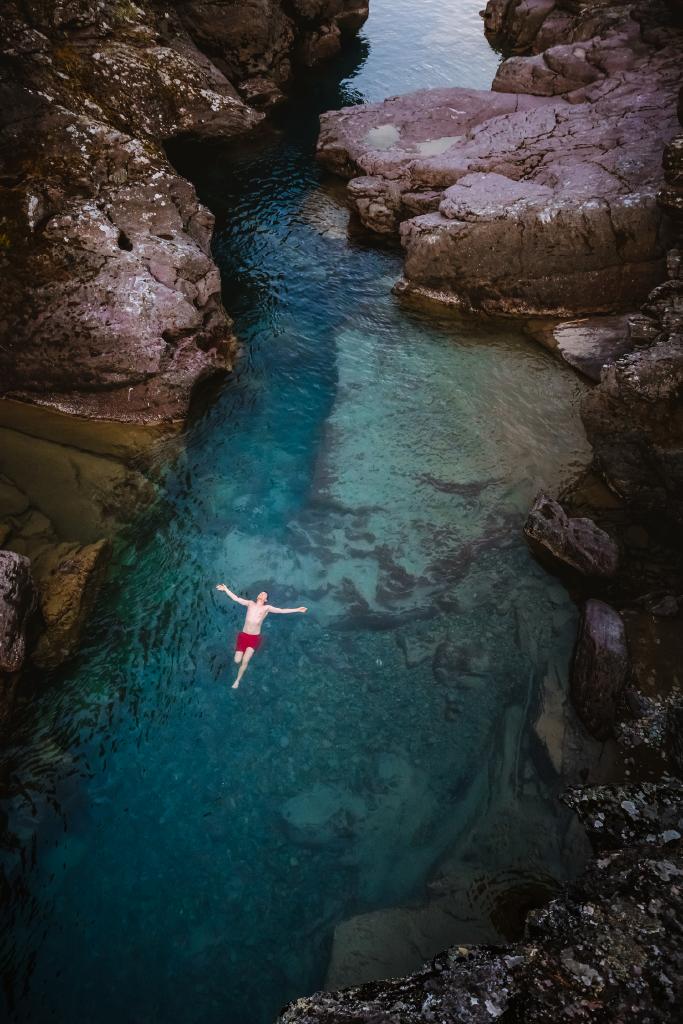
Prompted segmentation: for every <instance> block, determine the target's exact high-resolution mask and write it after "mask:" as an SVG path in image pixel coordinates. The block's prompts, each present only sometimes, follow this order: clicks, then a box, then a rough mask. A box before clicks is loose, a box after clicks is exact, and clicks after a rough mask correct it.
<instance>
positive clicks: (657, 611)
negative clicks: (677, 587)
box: [650, 594, 678, 618]
mask: <svg viewBox="0 0 683 1024" xmlns="http://www.w3.org/2000/svg"><path fill="white" fill-rule="evenodd" d="M650 610H651V611H652V614H653V615H657V616H658V617H660V618H669V617H671V616H672V615H677V614H678V601H677V599H676V597H675V596H674V595H673V594H665V595H664V597H661V598H659V600H658V601H655V602H654V604H653V605H652V607H651V609H650Z"/></svg>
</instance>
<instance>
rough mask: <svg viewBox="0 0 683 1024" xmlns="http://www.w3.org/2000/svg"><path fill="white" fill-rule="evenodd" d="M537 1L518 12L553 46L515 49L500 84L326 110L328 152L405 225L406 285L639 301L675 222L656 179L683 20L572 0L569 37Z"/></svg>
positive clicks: (385, 212) (470, 301) (537, 301)
mask: <svg viewBox="0 0 683 1024" xmlns="http://www.w3.org/2000/svg"><path fill="white" fill-rule="evenodd" d="M531 6H532V5H515V7H516V18H517V21H518V22H519V23H520V26H521V23H524V27H525V31H527V35H526V36H525V42H524V47H525V48H527V47H528V46H530V45H531V38H532V37H533V38H534V39H535V38H536V35H535V34H534V33H539V36H538V38H539V39H540V40H541V43H542V45H543V51H542V54H538V55H535V56H531V57H515V58H512V59H510V60H508V61H504V62H503V63H502V65H501V68H500V70H499V73H498V76H497V78H496V81H495V83H494V90H495V91H493V92H491V93H485V92H477V91H474V90H467V89H434V90H429V91H426V92H419V93H414V94H411V95H407V96H400V97H395V98H392V99H390V100H387V101H385V102H384V103H380V104H370V105H366V106H362V107H353V108H348V109H345V110H341V111H339V112H333V113H328V114H325V115H323V118H322V119H321V133H320V140H319V147H318V156H319V159H320V161H321V162H322V163H323V164H324V165H325V166H326V167H327V168H328V169H330V170H332V171H333V172H335V173H337V174H340V175H342V176H343V177H346V178H351V179H353V180H352V181H351V183H350V185H349V198H350V201H351V204H352V206H353V207H354V208H355V209H356V211H357V213H358V215H359V217H360V219H361V221H362V222H363V223H364V224H365V225H366V227H368V228H369V229H370V230H372V231H375V232H378V233H384V234H386V233H392V234H395V233H396V232H397V231H399V230H400V235H401V243H402V245H403V247H404V249H405V254H406V255H405V281H404V282H403V283H402V285H401V288H400V290H401V291H403V292H407V293H411V294H421V295H424V296H426V297H429V298H433V299H435V300H437V301H441V302H449V303H453V304H457V305H460V306H463V307H465V308H474V309H483V310H486V311H489V312H496V313H504V314H537V315H538V314H544V313H545V314H552V315H560V316H561V315H566V314H568V313H599V312H602V313H610V314H611V313H614V312H616V311H619V310H622V309H628V308H632V307H633V305H634V304H635V303H637V302H639V301H642V300H643V299H644V298H645V296H646V295H647V293H648V291H649V289H651V288H652V287H653V285H655V284H656V283H657V281H659V280H661V277H662V275H663V272H664V266H665V252H666V247H667V238H670V237H671V232H670V229H669V228H668V227H667V222H666V221H665V220H664V218H663V215H662V212H661V209H660V207H659V206H658V203H657V192H658V190H659V189H661V187H662V185H663V184H664V180H663V173H662V168H661V160H660V153H661V151H662V149H663V148H664V146H665V145H666V144H667V143H668V142H669V141H670V139H671V137H672V136H673V135H674V133H675V130H676V98H677V90H678V85H679V82H678V63H679V45H680V31H679V30H678V29H677V28H676V27H675V26H674V25H673V24H672V23H671V22H672V19H671V16H670V15H668V14H667V12H666V10H665V9H664V8H663V7H661V8H657V10H656V12H655V14H654V15H653V17H654V18H655V21H656V20H657V18H658V19H659V25H660V29H659V30H658V31H655V28H654V27H653V25H652V24H651V19H647V18H645V17H644V16H641V15H640V14H637V15H634V16H632V10H631V7H630V6H623V7H622V6H620V5H618V4H609V3H607V4H604V5H600V7H599V9H598V11H594V10H593V8H592V6H591V7H584V6H579V7H578V9H577V8H576V7H573V6H572V7H571V9H569V8H563V12H562V13H563V20H562V26H563V28H562V39H561V43H558V42H557V39H556V38H553V39H552V40H551V39H550V38H549V36H548V35H547V34H546V35H545V36H541V35H540V32H541V31H542V22H544V21H545V19H544V18H541V17H540V15H542V14H543V13H544V12H545V13H546V14H547V12H548V10H549V7H548V5H545V6H544V7H543V8H542V9H539V10H537V9H536V8H534V10H533V13H532V11H531ZM496 19H497V20H500V19H499V18H498V16H497V15H496V18H495V19H493V20H496ZM531 28H533V30H534V31H533V32H530V33H529V31H528V30H530V29H531ZM558 30H559V27H558ZM515 31H516V32H517V33H518V34H519V33H520V32H521V31H522V29H521V27H519V26H518V27H516V28H515ZM555 35H556V34H555ZM578 39H580V40H581V43H580V45H574V41H575V40H578ZM539 45H540V44H539ZM541 65H542V69H541ZM425 204H426V205H425ZM416 213H417V216H416ZM568 268H571V269H568Z"/></svg>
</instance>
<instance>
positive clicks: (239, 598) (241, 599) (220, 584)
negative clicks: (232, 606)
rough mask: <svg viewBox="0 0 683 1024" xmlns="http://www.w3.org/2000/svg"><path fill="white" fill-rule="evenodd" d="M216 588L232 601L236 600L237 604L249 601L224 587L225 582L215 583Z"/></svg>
mask: <svg viewBox="0 0 683 1024" xmlns="http://www.w3.org/2000/svg"><path fill="white" fill-rule="evenodd" d="M216 590H222V591H223V593H224V594H227V595H228V597H231V598H232V599H233V601H237V603H238V604H249V601H245V599H244V598H243V597H238V596H237V594H233V592H232V590H230V589H229V588H228V587H226V585H225V583H218V584H217V585H216Z"/></svg>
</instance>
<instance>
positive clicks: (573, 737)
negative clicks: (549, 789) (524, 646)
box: [532, 672, 621, 785]
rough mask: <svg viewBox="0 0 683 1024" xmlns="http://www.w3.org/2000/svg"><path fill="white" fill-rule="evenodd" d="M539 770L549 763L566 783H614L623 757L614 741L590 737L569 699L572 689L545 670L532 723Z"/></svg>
mask: <svg viewBox="0 0 683 1024" xmlns="http://www.w3.org/2000/svg"><path fill="white" fill-rule="evenodd" d="M533 736H534V737H535V739H536V740H537V743H538V749H537V748H536V747H535V746H532V753H533V756H534V757H540V759H541V763H540V764H539V768H540V770H541V771H542V772H543V771H547V767H548V764H549V765H550V766H551V767H552V770H553V771H554V772H555V773H556V775H557V776H558V778H560V779H562V781H563V782H564V783H565V784H567V783H569V784H573V785H575V784H578V783H586V782H591V783H597V782H611V781H612V780H614V779H616V778H618V777H619V771H620V769H621V758H620V756H619V752H618V748H617V745H616V743H615V742H614V740H607V741H606V742H605V743H601V742H600V741H598V740H596V739H594V738H593V737H592V736H589V735H588V734H587V732H586V730H585V729H584V727H583V726H582V724H581V722H580V721H579V719H578V717H577V715H576V712H575V711H574V708H573V706H572V704H571V701H570V700H569V689H568V686H567V685H566V683H564V684H563V683H562V681H561V680H560V678H559V677H558V675H557V673H556V672H549V673H546V675H545V677H544V679H543V683H542V686H541V693H540V708H539V713H538V716H537V718H536V720H535V722H534V725H533Z"/></svg>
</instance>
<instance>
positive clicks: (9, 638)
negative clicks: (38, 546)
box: [0, 551, 36, 675]
mask: <svg viewBox="0 0 683 1024" xmlns="http://www.w3.org/2000/svg"><path fill="white" fill-rule="evenodd" d="M35 605H36V594H35V588H34V586H33V579H32V578H31V563H30V562H29V560H28V558H24V557H23V555H17V554H15V553H14V552H13V551H0V674H1V675H9V674H12V673H14V672H18V671H19V670H20V669H21V668H22V667H23V664H24V660H25V658H26V630H27V627H28V623H29V619H30V617H31V614H32V613H33V611H34V609H35Z"/></svg>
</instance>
